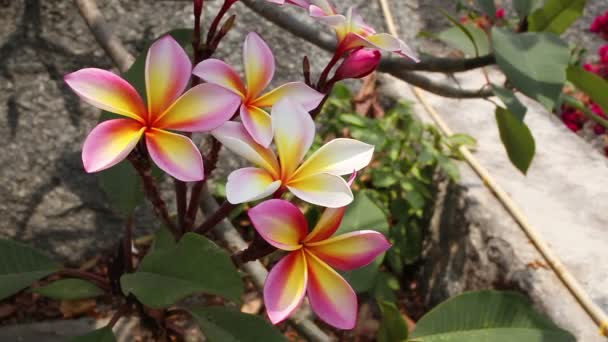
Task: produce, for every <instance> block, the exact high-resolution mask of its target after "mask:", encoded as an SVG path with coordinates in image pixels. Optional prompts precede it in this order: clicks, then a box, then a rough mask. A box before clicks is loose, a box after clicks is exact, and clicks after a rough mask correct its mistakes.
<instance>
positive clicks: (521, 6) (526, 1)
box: [513, 0, 540, 19]
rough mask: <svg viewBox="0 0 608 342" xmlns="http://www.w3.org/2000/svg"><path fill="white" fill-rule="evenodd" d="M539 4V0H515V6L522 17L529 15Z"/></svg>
mask: <svg viewBox="0 0 608 342" xmlns="http://www.w3.org/2000/svg"><path fill="white" fill-rule="evenodd" d="M539 4H540V3H539V2H538V0H513V7H515V11H516V12H517V15H519V18H520V19H523V18H524V17H527V16H528V15H529V14H530V13H532V10H534V9H536V8H537V7H538V6H539Z"/></svg>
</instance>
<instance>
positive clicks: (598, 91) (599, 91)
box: [568, 66, 608, 113]
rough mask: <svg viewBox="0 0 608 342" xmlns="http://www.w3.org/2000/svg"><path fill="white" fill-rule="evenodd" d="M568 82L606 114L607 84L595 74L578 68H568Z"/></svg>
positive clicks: (607, 111)
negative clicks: (587, 96)
mask: <svg viewBox="0 0 608 342" xmlns="http://www.w3.org/2000/svg"><path fill="white" fill-rule="evenodd" d="M568 81H570V82H571V83H572V84H574V85H575V86H576V87H577V88H578V89H579V90H581V91H583V92H584V93H586V94H587V95H589V96H590V97H591V98H592V99H593V101H595V102H596V103H597V104H598V105H599V106H600V107H602V109H603V110H604V112H606V113H608V82H607V81H606V80H604V79H603V78H601V77H599V76H598V75H596V74H593V73H590V72H588V71H585V70H583V69H582V68H580V67H576V66H570V67H569V68H568Z"/></svg>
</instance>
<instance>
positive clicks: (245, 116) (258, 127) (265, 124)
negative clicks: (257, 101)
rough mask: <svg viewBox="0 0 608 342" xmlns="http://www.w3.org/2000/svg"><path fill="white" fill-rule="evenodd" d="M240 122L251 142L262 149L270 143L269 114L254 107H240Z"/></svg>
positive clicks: (270, 124)
mask: <svg viewBox="0 0 608 342" xmlns="http://www.w3.org/2000/svg"><path fill="white" fill-rule="evenodd" d="M241 120H242V121H243V125H244V126H245V129H246V130H247V132H249V134H250V135H251V137H252V138H253V140H255V142H257V143H258V144H260V145H262V146H263V147H266V148H267V147H268V146H270V143H271V142H272V121H271V119H270V114H268V113H266V111H264V110H263V109H261V108H258V107H255V106H247V105H242V106H241Z"/></svg>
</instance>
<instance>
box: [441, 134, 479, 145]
mask: <svg viewBox="0 0 608 342" xmlns="http://www.w3.org/2000/svg"><path fill="white" fill-rule="evenodd" d="M447 139H448V143H449V144H451V145H457V146H466V147H469V148H475V147H476V146H477V140H475V138H473V137H472V136H470V135H468V134H463V133H456V134H452V135H450V136H449V137H448V138H447Z"/></svg>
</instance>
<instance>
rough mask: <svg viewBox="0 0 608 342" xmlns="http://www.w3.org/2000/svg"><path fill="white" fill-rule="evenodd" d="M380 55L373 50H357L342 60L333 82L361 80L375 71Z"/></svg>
mask: <svg viewBox="0 0 608 342" xmlns="http://www.w3.org/2000/svg"><path fill="white" fill-rule="evenodd" d="M381 58H382V55H381V54H380V51H378V50H374V49H359V50H356V51H354V52H353V53H351V54H350V55H348V56H347V57H346V58H344V61H343V62H342V64H341V65H340V66H339V67H338V68H337V69H336V73H335V76H334V80H335V81H340V80H345V79H347V78H363V77H365V76H367V75H369V74H371V73H372V72H374V71H375V70H376V67H378V64H379V63H380V59H381Z"/></svg>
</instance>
